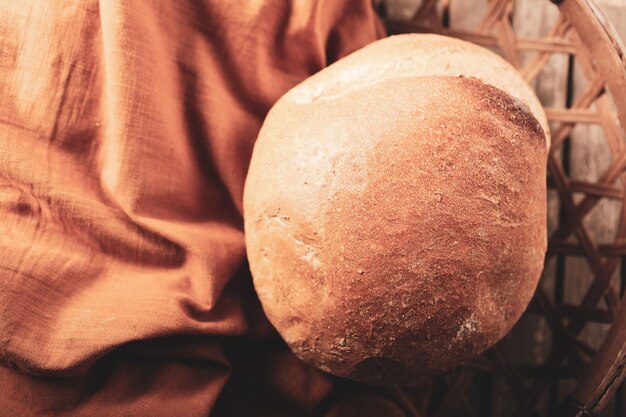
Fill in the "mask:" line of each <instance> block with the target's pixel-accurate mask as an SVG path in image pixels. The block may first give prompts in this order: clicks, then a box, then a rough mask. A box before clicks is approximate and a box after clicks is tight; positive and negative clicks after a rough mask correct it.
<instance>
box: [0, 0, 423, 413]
mask: <svg viewBox="0 0 626 417" xmlns="http://www.w3.org/2000/svg"><path fill="white" fill-rule="evenodd" d="M382 35H383V31H382V29H381V25H380V23H379V22H378V21H377V20H376V17H375V16H374V13H373V11H372V9H371V6H370V4H369V0H354V1H340V0H316V1H309V0H306V1H305V0H266V1H262V0H240V1H235V0H158V1H157V0H153V1H148V0H126V1H122V0H100V1H97V0H19V1H11V0H2V1H0V118H1V119H0V213H1V214H0V216H1V218H0V219H1V223H0V224H1V226H0V227H1V231H0V271H1V272H0V363H1V365H2V366H0V415H1V416H31V415H32V416H34V415H37V416H43V415H72V416H206V415H209V414H211V415H215V416H228V417H231V416H233V417H234V416H300V415H325V416H352V415H354V416H404V415H414V414H416V412H415V411H414V409H413V407H414V406H413V404H412V403H411V402H410V401H408V400H406V397H405V395H404V394H403V393H401V392H399V391H384V390H376V389H370V388H366V387H363V386H360V385H358V384H355V383H350V382H347V381H342V380H340V379H337V378H332V377H329V376H326V375H323V374H321V373H319V372H317V371H315V370H313V369H311V368H309V367H307V366H305V365H304V364H302V363H301V362H300V361H298V360H297V359H295V357H293V356H292V355H291V354H290V353H289V351H288V350H287V349H286V347H285V346H284V344H283V343H282V342H281V340H280V339H279V338H278V336H277V334H276V333H275V331H274V330H273V329H272V328H271V326H270V325H269V324H268V322H267V321H266V319H265V318H264V316H263V314H262V310H261V309H260V306H259V303H258V301H257V299H256V296H255V293H254V290H253V287H252V285H251V280H250V275H249V272H248V269H247V267H246V256H245V250H244V239H243V227H242V209H241V201H242V190H243V184H244V178H245V175H246V170H247V167H248V161H249V158H250V154H251V151H252V147H253V144H254V141H255V138H256V135H257V132H258V130H259V128H260V126H261V123H262V121H263V118H264V116H265V114H266V113H267V111H268V110H269V108H270V107H271V105H272V103H274V102H275V101H276V100H277V99H278V98H279V97H280V96H281V95H282V94H283V93H284V92H285V91H286V90H288V89H289V88H290V87H292V86H294V85H295V84H297V83H298V82H300V81H301V80H303V79H304V78H306V77H308V76H310V75H311V74H313V73H315V72H316V71H319V70H320V69H322V68H323V67H325V66H326V65H328V64H329V63H330V62H332V61H334V60H336V59H338V58H340V57H341V56H343V55H346V54H348V53H350V52H352V51H354V50H355V49H358V48H360V47H362V46H363V45H365V44H367V43H369V42H371V41H373V40H375V39H377V38H378V37H380V36H382ZM267 169H272V167H267Z"/></svg>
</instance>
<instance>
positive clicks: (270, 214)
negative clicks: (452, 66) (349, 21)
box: [244, 77, 546, 385]
mask: <svg viewBox="0 0 626 417" xmlns="http://www.w3.org/2000/svg"><path fill="white" fill-rule="evenodd" d="M545 160H546V149H545V138H544V133H543V130H542V129H541V127H540V125H539V123H538V122H537V120H536V119H535V117H534V116H533V115H532V114H531V113H530V111H529V110H528V108H527V107H526V106H525V105H523V104H520V103H519V102H518V101H517V100H515V99H513V98H511V97H510V96H509V95H508V94H506V93H504V92H503V91H501V90H498V89H497V88H495V87H492V86H489V85H486V84H484V83H483V82H481V81H479V80H475V79H472V78H464V77H406V78H398V79H390V80H384V81H381V82H380V83H378V84H375V85H369V86H367V88H363V89H360V90H354V91H352V92H350V93H349V94H345V95H337V96H336V97H332V98H326V99H324V100H313V101H311V102H307V103H301V104H298V103H295V102H293V101H290V100H281V101H280V102H279V103H278V104H277V105H276V106H275V107H274V109H273V110H272V111H271V112H270V114H269V116H268V118H267V120H266V122H265V124H264V127H263V129H262V131H261V134H260V136H259V139H258V142H257V145H256V147H255V150H254V154H253V158H252V163H251V166H250V170H249V174H248V179H247V182H246V189H245V194H244V216H245V227H246V244H247V250H248V257H249V261H250V267H251V270H252V274H253V276H254V283H255V287H256V289H257V292H258V294H259V297H260V299H261V301H262V304H263V307H264V309H265V312H266V314H267V316H268V318H269V319H270V321H271V322H272V323H273V324H274V326H275V327H276V328H277V329H278V331H279V332H280V333H281V335H282V336H283V337H284V338H285V340H286V341H287V342H288V343H289V345H290V347H291V348H292V350H293V351H294V352H295V353H296V355H298V356H299V357H300V358H302V359H303V360H305V361H306V362H308V363H311V364H313V365H315V366H317V367H319V368H321V369H324V370H326V371H328V372H331V373H334V374H337V375H341V376H346V377H349V378H353V379H357V380H360V381H364V382H368V383H371V384H375V385H394V384H401V385H410V384H411V383H412V382H415V381H417V380H418V379H419V378H423V377H427V376H430V375H432V374H435V373H437V372H440V371H442V370H446V369H450V368H451V367H453V366H455V365H456V364H458V363H460V362H463V361H465V360H467V359H469V358H471V357H473V356H475V355H477V354H478V353H480V352H481V351H483V350H484V349H486V348H487V347H488V346H490V345H492V344H493V343H495V342H496V341H497V340H499V339H500V338H501V337H502V336H503V335H504V334H506V332H508V330H509V329H510V328H511V327H512V325H513V324H514V323H515V322H516V321H517V319H518V318H519V316H520V315H521V313H522V312H523V310H524V309H525V307H526V306H527V304H528V302H529V300H530V298H531V296H532V294H533V292H534V289H535V286H536V284H537V280H538V278H539V275H540V272H541V269H542V265H543V256H544V253H545V249H546V201H545V199H546V194H545V191H546V190H545Z"/></svg>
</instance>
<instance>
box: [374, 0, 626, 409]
mask: <svg viewBox="0 0 626 417" xmlns="http://www.w3.org/2000/svg"><path fill="white" fill-rule="evenodd" d="M453 1H454V0H453ZM460 1H463V0H460ZM518 1H525V0H518ZM547 1H548V0H546V2H547ZM553 3H556V4H557V5H558V9H559V12H560V16H559V18H558V20H557V21H556V24H555V25H554V26H553V27H552V29H551V30H550V32H549V33H548V35H547V36H543V37H540V38H539V37H536V38H530V37H520V36H517V35H516V34H515V31H514V30H513V27H512V24H511V13H512V10H513V0H491V1H489V2H488V5H487V6H486V12H485V14H484V17H483V18H482V20H481V21H480V23H479V24H478V26H477V28H475V29H474V30H470V31H458V30H455V28H454V27H449V21H450V15H449V13H450V0H441V1H438V0H424V1H422V2H421V5H420V6H419V8H418V9H417V11H416V13H415V14H414V15H413V17H412V18H411V19H410V20H409V21H392V20H389V19H387V20H386V23H387V27H388V31H389V33H391V34H395V33H406V32H436V33H441V34H446V35H449V36H455V37H458V38H461V39H465V40H468V41H471V42H475V43H477V44H481V45H483V46H487V47H489V48H491V49H493V50H496V51H499V52H500V53H501V55H503V56H504V57H505V58H506V59H507V60H508V61H509V62H511V63H512V64H513V65H514V66H516V67H517V68H518V69H519V70H520V72H521V74H522V75H523V76H524V78H525V79H526V80H527V81H528V82H532V81H533V80H534V79H535V78H536V77H537V76H538V75H539V74H540V73H541V71H542V69H543V68H544V66H545V65H546V63H547V62H548V60H549V59H550V57H551V56H552V55H553V54H565V55H566V56H570V57H571V58H570V65H572V62H573V60H574V59H575V60H576V62H577V65H580V68H582V72H583V73H584V76H585V78H586V79H587V83H586V88H585V90H584V92H583V93H582V94H580V95H579V96H578V97H577V98H576V99H575V100H571V101H572V102H570V103H567V105H566V106H564V107H563V108H554V107H546V114H547V116H548V119H549V120H550V122H551V133H552V147H551V151H550V154H549V159H548V173H549V174H548V175H549V178H548V184H549V187H550V188H551V189H553V190H556V191H557V192H558V200H559V204H560V213H561V215H560V219H559V221H558V225H553V226H554V230H553V231H552V232H551V234H550V236H549V247H548V254H547V255H546V265H547V264H548V262H549V261H552V262H553V263H554V260H555V259H556V260H558V261H559V262H561V263H563V262H564V259H566V258H568V257H578V258H580V257H584V258H585V259H586V261H587V262H588V265H589V269H590V271H591V274H592V279H591V280H590V285H589V286H588V288H586V289H585V293H584V296H583V297H582V299H581V300H580V301H579V302H577V303H575V304H565V303H563V301H562V299H561V298H560V296H559V294H558V293H559V291H550V290H549V289H546V284H545V282H549V283H550V285H554V283H555V282H557V283H558V282H559V279H560V280H561V281H562V280H565V281H566V282H567V280H568V278H569V276H568V274H567V272H566V273H564V274H563V272H562V271H561V275H562V276H561V277H558V276H557V277H554V275H558V274H559V271H558V268H553V270H551V271H548V270H546V271H544V277H543V281H542V282H543V284H542V285H540V286H539V288H538V290H537V293H536V294H535V297H534V299H533V303H532V304H531V307H530V308H529V311H528V312H527V313H526V314H527V315H529V314H532V315H539V317H540V318H541V320H543V321H544V323H545V324H547V325H546V326H545V327H546V328H547V329H549V332H550V338H549V339H550V340H551V343H550V349H549V351H548V353H547V354H546V355H545V357H544V358H543V359H542V360H541V361H540V363H536V364H532V366H530V367H529V366H528V364H527V365H526V367H525V368H523V369H522V367H521V366H520V365H519V364H518V363H516V362H515V361H514V360H512V359H511V357H512V356H513V355H512V354H511V353H510V352H509V351H507V347H506V344H505V343H501V344H499V345H497V346H496V347H494V348H493V349H491V351H490V352H487V353H486V354H485V355H483V356H482V357H481V358H479V359H477V360H476V361H475V362H473V363H469V364H466V365H464V366H462V367H460V368H459V369H458V370H456V371H455V372H454V373H453V374H452V375H448V376H446V377H445V378H444V379H443V382H441V381H440V382H439V399H438V400H436V401H435V400H433V401H432V402H434V403H435V404H431V407H430V410H429V414H432V415H437V416H439V415H470V416H471V415H483V413H484V411H483V412H481V411H476V410H475V408H474V409H472V405H471V401H468V393H471V395H474V396H475V395H477V394H476V393H477V392H478V391H477V390H480V387H479V388H476V387H472V385H480V383H477V382H476V381H480V380H481V378H482V375H488V377H489V378H494V377H497V378H500V379H499V380H501V381H504V382H505V383H506V386H507V387H508V390H509V393H510V396H511V398H513V399H514V400H515V401H514V402H515V406H514V409H515V411H514V415H515V416H535V415H557V414H558V415H560V416H568V417H570V416H592V415H595V413H598V412H600V411H601V410H602V409H603V408H604V407H605V406H606V404H607V402H608V401H609V400H610V399H611V398H612V396H613V395H614V393H615V391H616V390H617V389H618V387H619V386H620V384H621V381H622V379H623V378H624V374H625V371H624V367H625V364H626V305H624V304H626V301H622V302H621V303H620V299H621V298H622V297H621V293H622V290H621V289H620V288H616V287H617V286H616V285H615V282H614V280H613V279H612V278H613V277H614V275H615V274H616V271H617V270H618V268H619V266H620V263H621V259H622V257H623V256H624V255H626V221H624V220H625V219H626V205H624V204H622V203H623V198H624V195H625V194H626V190H625V188H626V181H624V179H626V177H625V176H624V175H625V174H624V171H625V170H626V146H625V141H624V132H623V129H622V127H623V126H626V67H625V61H624V59H625V58H624V56H623V50H624V49H623V47H622V45H621V43H620V42H619V38H618V37H617V36H616V35H615V32H614V29H613V27H612V26H611V25H610V23H609V22H608V21H607V19H606V18H605V17H604V16H603V15H602V13H601V12H600V11H599V9H598V7H597V6H596V5H595V4H594V3H593V1H592V0H562V1H553ZM379 6H381V7H380V10H381V14H382V15H383V17H385V16H384V14H385V13H384V10H385V7H384V6H385V3H384V2H382V3H379ZM522 53H523V54H526V57H527V58H528V59H526V63H525V65H522V64H521V62H522V59H521V58H520V56H521V54H522ZM529 54H530V57H528V55H529ZM581 123H584V124H596V125H599V126H601V127H602V130H603V132H604V139H605V141H606V144H608V148H609V149H610V151H611V161H610V163H609V165H608V168H607V169H605V170H604V173H603V174H602V175H600V176H599V178H598V179H597V181H593V182H592V181H580V180H575V179H573V178H570V177H569V176H568V172H567V166H566V164H564V158H563V155H564V153H566V152H563V149H564V148H567V146H568V141H569V138H570V134H571V132H572V130H573V129H574V127H575V126H576V125H577V124H581ZM590 157H593V155H591V156H590ZM604 199H610V200H613V201H618V202H619V204H621V207H622V209H621V215H620V216H617V217H618V218H619V220H618V222H617V224H615V226H614V227H615V230H616V233H615V236H614V239H613V241H611V242H602V243H601V244H600V243H599V242H598V240H597V239H596V238H595V237H594V234H593V231H592V229H591V228H590V227H588V225H587V224H586V223H585V218H586V217H587V216H588V215H589V213H590V212H591V211H592V209H594V207H596V206H597V205H598V203H600V202H601V201H602V200H604ZM569 279H572V278H569ZM561 285H563V284H561ZM535 322H536V321H535ZM593 323H608V324H610V330H609V331H608V334H607V336H606V338H605V339H604V341H603V342H602V343H600V345H601V347H600V349H599V350H596V349H594V348H592V347H590V346H589V345H588V344H587V343H585V342H584V341H583V340H581V337H580V335H581V333H582V331H583V330H584V328H585V327H586V326H588V325H590V324H593ZM604 334H606V333H604ZM531 371H532V372H531ZM494 375H495V376H494ZM566 379H568V380H570V381H571V380H573V381H575V383H574V384H572V383H570V384H569V385H567V386H568V387H569V393H568V394H567V395H565V396H564V395H561V394H559V395H557V396H556V399H555V400H553V401H552V403H553V404H552V405H551V406H545V407H543V409H542V410H539V411H538V408H539V407H538V404H539V402H540V399H541V398H542V397H544V396H546V395H548V394H546V391H549V390H550V389H551V387H552V388H553V387H555V386H560V387H561V388H562V387H563V384H562V383H561V385H558V384H559V383H560V382H559V381H561V380H566ZM436 386H437V384H436ZM435 391H437V389H436V390H435ZM478 395H481V394H480V393H479V394H478ZM553 397H554V396H553Z"/></svg>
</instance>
